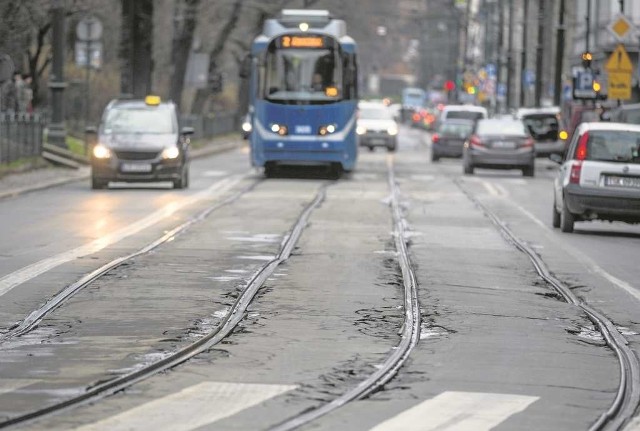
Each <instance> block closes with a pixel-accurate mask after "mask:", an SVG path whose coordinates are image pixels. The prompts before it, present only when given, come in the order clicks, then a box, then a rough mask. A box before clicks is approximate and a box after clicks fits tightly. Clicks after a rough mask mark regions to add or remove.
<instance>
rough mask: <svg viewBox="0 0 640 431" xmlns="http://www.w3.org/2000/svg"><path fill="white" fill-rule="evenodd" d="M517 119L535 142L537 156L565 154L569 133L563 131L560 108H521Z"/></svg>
mask: <svg viewBox="0 0 640 431" xmlns="http://www.w3.org/2000/svg"><path fill="white" fill-rule="evenodd" d="M516 118H518V119H519V120H522V121H523V122H524V124H525V126H526V127H527V130H528V131H529V134H530V135H531V137H532V138H533V140H534V141H535V143H534V148H535V150H536V156H543V157H547V156H550V155H551V154H560V155H561V154H564V150H565V144H566V139H567V132H566V131H565V130H563V129H562V121H561V116H560V108H558V107H554V106H551V107H548V108H521V109H518V111H517V113H516Z"/></svg>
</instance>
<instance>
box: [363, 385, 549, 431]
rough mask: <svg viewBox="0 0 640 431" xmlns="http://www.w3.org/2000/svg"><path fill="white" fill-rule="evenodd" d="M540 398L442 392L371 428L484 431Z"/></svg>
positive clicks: (378, 430)
mask: <svg viewBox="0 0 640 431" xmlns="http://www.w3.org/2000/svg"><path fill="white" fill-rule="evenodd" d="M538 399H539V397H529V396H524V395H510V394H490V393H479V392H478V393H474V392H444V393H442V394H440V395H438V396H437V397H435V398H432V399H430V400H427V401H425V402H423V403H421V404H418V405H417V406H414V407H412V408H410V409H408V410H405V411H404V412H402V413H400V414H399V415H397V416H394V417H392V418H391V419H389V420H387V421H385V422H382V423H380V424H378V425H377V426H375V427H374V428H372V429H371V431H431V430H438V431H445V430H446V431H484V430H490V429H491V428H493V427H495V426H496V425H498V424H500V423H501V422H503V421H505V420H506V419H508V418H509V417H510V416H512V415H514V414H516V413H519V412H521V411H523V410H524V409H526V408H527V407H528V406H529V405H530V404H532V403H533V402H534V401H536V400H538Z"/></svg>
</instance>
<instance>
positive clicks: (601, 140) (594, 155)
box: [586, 130, 640, 163]
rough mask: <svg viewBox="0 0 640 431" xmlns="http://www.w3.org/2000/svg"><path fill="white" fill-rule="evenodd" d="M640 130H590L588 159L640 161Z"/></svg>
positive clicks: (625, 161)
mask: <svg viewBox="0 0 640 431" xmlns="http://www.w3.org/2000/svg"><path fill="white" fill-rule="evenodd" d="M639 152H640V132H631V131H618V130H596V131H593V130H592V131H590V132H589V140H588V141H587V157H586V160H599V161H607V162H624V163H640V157H639V155H638V153H639Z"/></svg>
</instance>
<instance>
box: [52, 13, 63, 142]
mask: <svg viewBox="0 0 640 431" xmlns="http://www.w3.org/2000/svg"><path fill="white" fill-rule="evenodd" d="M51 23H52V26H51V27H52V33H53V36H52V48H53V58H52V62H51V78H50V81H49V88H50V89H51V120H50V122H49V143H50V144H53V145H57V146H59V147H65V148H66V146H67V143H66V137H67V131H66V128H65V122H64V89H65V88H66V87H67V84H66V82H64V36H65V35H64V27H65V25H64V0H51Z"/></svg>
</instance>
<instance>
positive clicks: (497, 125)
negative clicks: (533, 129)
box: [476, 120, 527, 136]
mask: <svg viewBox="0 0 640 431" xmlns="http://www.w3.org/2000/svg"><path fill="white" fill-rule="evenodd" d="M476 133H477V134H478V135H485V136H486V135H493V136H506V135H509V136H526V135H527V132H526V130H525V128H524V124H523V123H522V121H509V120H504V121H503V120H484V121H480V122H478V127H477V129H476Z"/></svg>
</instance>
